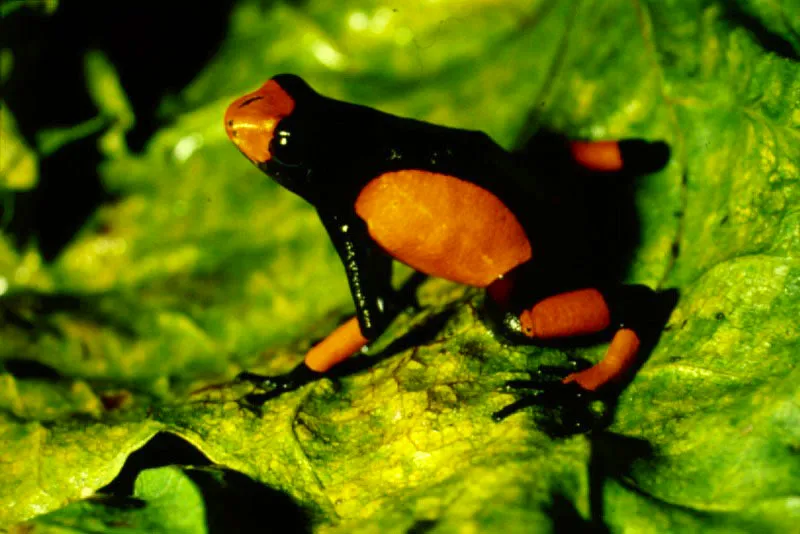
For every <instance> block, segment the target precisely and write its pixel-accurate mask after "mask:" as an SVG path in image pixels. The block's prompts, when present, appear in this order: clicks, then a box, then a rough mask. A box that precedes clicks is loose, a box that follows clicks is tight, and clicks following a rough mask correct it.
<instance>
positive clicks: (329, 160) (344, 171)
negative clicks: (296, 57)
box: [239, 74, 669, 419]
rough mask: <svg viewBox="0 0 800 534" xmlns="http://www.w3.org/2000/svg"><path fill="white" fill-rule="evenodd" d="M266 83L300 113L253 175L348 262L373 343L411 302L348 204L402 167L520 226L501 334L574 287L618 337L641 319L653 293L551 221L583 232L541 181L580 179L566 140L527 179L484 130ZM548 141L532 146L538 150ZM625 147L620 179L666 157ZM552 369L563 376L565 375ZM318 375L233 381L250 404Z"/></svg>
mask: <svg viewBox="0 0 800 534" xmlns="http://www.w3.org/2000/svg"><path fill="white" fill-rule="evenodd" d="M273 80H275V81H276V82H278V84H279V85H280V86H281V88H282V89H283V90H284V91H286V92H287V93H288V94H289V95H291V97H292V98H293V100H294V101H295V108H294V110H293V111H292V113H291V114H290V115H289V116H288V117H285V118H283V119H282V120H281V121H280V122H279V123H278V124H277V126H276V129H275V132H274V136H273V140H272V142H271V145H270V153H271V155H272V157H271V159H270V160H269V161H267V162H266V163H262V164H259V168H260V169H261V170H262V171H263V172H264V173H266V174H267V175H269V176H270V177H272V178H273V179H275V180H276V181H278V182H279V183H280V184H281V185H283V186H284V187H286V188H287V189H289V190H290V191H292V192H294V193H296V194H297V195H299V196H301V197H302V198H304V199H305V200H306V201H308V202H309V203H311V204H312V205H313V206H314V207H315V208H316V209H317V212H318V213H319V216H320V219H321V220H322V223H323V225H324V226H325V228H326V230H327V231H328V234H329V235H330V237H331V240H332V241H333V244H334V246H335V248H336V250H337V252H338V253H339V256H340V257H341V259H342V262H343V264H344V267H345V271H346V273H347V278H348V281H349V284H350V290H351V293H352V296H353V301H354V303H355V308H356V315H357V317H358V321H359V325H360V328H361V332H362V334H363V335H364V336H365V337H366V338H367V339H368V340H370V341H372V340H374V339H375V338H377V337H378V336H380V335H381V334H382V333H383V332H384V331H385V330H386V328H387V327H388V326H389V324H390V323H391V322H392V320H393V319H394V318H395V317H396V315H397V314H398V313H399V312H400V311H401V309H402V308H404V307H405V306H406V305H407V302H405V300H404V299H403V298H401V297H400V296H399V294H398V293H397V292H396V291H395V290H394V289H393V288H392V285H391V272H392V259H391V258H390V257H389V256H388V255H387V254H386V253H385V252H384V251H383V250H382V249H381V248H380V247H379V246H378V244H377V243H375V242H374V241H373V240H372V238H371V237H370V236H369V234H368V233H367V227H366V224H365V223H364V221H362V220H361V219H360V218H359V217H358V216H357V214H356V213H355V209H354V205H355V201H356V199H357V197H358V195H359V193H360V192H361V190H362V189H363V188H364V186H366V185H367V184H368V183H369V182H370V181H372V180H373V179H375V178H377V177H378V176H380V175H382V174H384V173H387V172H391V171H398V170H404V169H419V170H425V171H430V172H436V173H441V174H446V175H451V176H456V177H458V178H460V179H462V180H466V181H469V182H472V183H475V184H476V185H478V186H480V187H482V188H484V189H486V190H488V191H490V192H492V193H493V194H494V195H495V196H497V197H498V198H499V199H500V200H501V201H502V202H503V203H504V204H505V205H506V206H507V207H508V208H509V209H510V210H511V211H512V213H514V214H515V216H516V217H517V219H518V220H519V222H520V224H521V225H522V226H523V228H524V229H525V231H526V233H527V235H528V238H529V241H530V242H531V244H532V249H533V250H534V258H535V261H530V262H528V263H527V264H525V265H523V266H520V267H518V268H517V269H515V278H516V279H518V280H520V281H521V282H522V283H521V284H520V287H516V286H515V292H514V297H513V300H512V305H511V307H510V309H503V310H495V311H496V313H494V316H495V317H498V318H499V319H498V320H497V321H496V324H498V325H500V326H501V328H502V330H504V333H505V334H506V335H507V336H508V337H510V338H518V339H521V340H524V339H523V338H522V337H521V334H520V332H519V326H518V324H517V322H516V321H515V320H514V318H515V317H516V316H518V313H519V311H521V310H522V309H523V307H526V306H527V307H529V306H530V305H531V304H532V303H534V302H536V300H538V299H539V298H543V297H545V296H548V295H553V294H557V293H560V292H563V291H567V290H570V289H577V288H583V287H600V288H603V289H601V291H602V292H603V294H604V296H605V297H606V300H607V302H609V304H610V305H611V307H612V310H613V314H614V324H613V325H612V326H613V329H614V330H616V329H617V328H619V327H621V326H622V325H630V323H631V320H632V318H637V317H642V316H643V314H642V312H641V309H642V307H644V308H647V307H649V306H650V305H651V304H652V301H653V298H654V296H655V293H654V292H653V291H651V290H649V289H647V288H644V287H643V286H634V287H631V286H619V285H615V284H613V283H606V282H604V281H603V278H604V277H603V276H602V275H599V276H598V274H597V272H596V269H592V268H587V266H589V265H591V264H592V262H590V261H587V259H588V258H589V257H591V256H592V255H593V254H594V253H595V251H594V250H593V248H592V247H591V246H575V243H580V242H581V240H580V239H577V238H575V236H570V235H565V234H564V232H554V231H553V227H554V225H555V226H558V227H559V228H562V229H563V228H565V227H568V228H571V227H573V226H575V227H576V228H575V229H574V230H575V232H578V233H580V232H581V231H582V230H581V229H580V228H579V226H580V225H576V224H574V220H573V219H572V218H570V217H569V216H568V215H567V214H565V213H564V210H563V209H562V207H559V206H558V205H556V206H555V207H554V204H553V201H552V198H551V196H552V194H551V193H552V191H550V189H551V188H549V187H548V183H547V181H548V180H553V178H558V179H561V178H562V176H564V175H567V174H568V175H570V176H575V175H580V174H581V173H584V174H586V173H585V171H582V170H581V169H578V168H577V166H576V165H575V164H573V163H572V162H571V157H570V155H569V151H568V148H567V146H568V145H567V144H566V143H565V142H562V141H563V140H561V141H558V140H556V141H555V142H553V140H554V139H555V137H553V136H550V137H548V138H547V139H548V141H547V142H549V143H551V144H552V146H549V147H547V154H544V155H543V156H544V157H545V158H546V159H547V161H549V166H550V167H551V168H550V169H548V172H546V173H531V172H530V169H529V168H528V167H529V165H528V164H527V163H528V162H526V155H525V154H522V155H520V154H514V153H509V152H507V151H505V150H504V149H502V148H501V147H500V146H499V145H497V144H496V143H495V142H494V141H492V139H491V138H489V136H487V135H486V134H484V133H481V132H477V131H470V130H460V129H454V128H447V127H443V126H437V125H433V124H429V123H425V122H421V121H416V120H412V119H406V118H400V117H396V116H393V115H389V114H387V113H383V112H380V111H377V110H374V109H371V108H367V107H363V106H359V105H355V104H349V103H346V102H341V101H337V100H333V99H330V98H327V97H324V96H322V95H319V94H318V93H316V92H315V91H313V90H312V89H311V88H310V87H309V86H308V85H307V84H306V83H305V82H304V81H303V80H302V79H300V78H299V77H297V76H294V75H288V74H282V75H279V76H275V77H274V78H273ZM547 142H543V143H539V145H538V146H539V147H540V148H542V147H545V146H547ZM620 146H621V149H622V152H623V157H624V159H625V162H626V170H625V172H627V173H631V174H641V173H644V172H651V171H653V170H657V169H658V168H660V167H662V166H663V165H664V164H665V163H666V161H667V159H668V157H669V150H668V148H667V146H666V145H665V144H664V143H646V142H644V141H635V140H634V141H624V142H621V144H620ZM534 152H535V151H534ZM527 157H530V152H529V153H528V154H527ZM538 157H539V156H536V158H537V159H538ZM539 163H541V162H539ZM539 166H541V165H539ZM554 175H555V176H554ZM587 222H589V223H591V222H592V221H587ZM569 233H570V232H569V231H568V232H567V234H569ZM576 235H577V234H576ZM573 238H575V239H573ZM520 295H522V297H520ZM631 297H634V298H631ZM633 304H635V305H633ZM527 342H530V340H529V339H528V340H527ZM549 371H552V370H549ZM567 371H569V370H567ZM553 374H554V375H556V374H560V376H563V375H564V374H565V370H563V369H562V370H559V371H558V372H557V373H553ZM321 375H322V374H321V373H316V372H314V371H312V370H311V369H309V368H308V367H307V366H306V365H305V364H300V365H299V366H298V367H297V368H295V369H294V370H293V371H291V372H289V373H287V374H285V375H280V376H276V377H265V376H261V375H256V374H252V373H247V372H244V373H241V374H240V375H239V378H240V379H244V380H248V381H251V382H253V383H254V384H256V385H258V386H259V387H261V388H263V389H264V390H265V391H267V393H265V394H254V395H251V396H249V399H248V400H249V401H250V402H252V403H261V402H263V401H265V400H266V399H268V398H271V397H273V396H276V395H279V394H280V393H282V392H284V391H287V390H291V389H294V388H296V387H298V386H300V385H302V384H305V383H307V382H309V381H311V380H314V379H316V378H318V377H320V376H321ZM509 385H510V386H511V387H514V386H520V387H529V386H530V387H533V388H535V389H536V390H537V391H538V393H537V394H536V395H534V396H533V397H528V399H530V398H536V399H538V400H535V401H533V402H536V403H540V404H541V403H545V404H546V403H550V402H551V401H552V399H553V398H555V397H558V398H559V399H563V398H570V399H574V398H577V399H580V400H579V402H578V403H577V405H579V406H581V409H582V408H583V407H585V405H586V395H585V392H584V391H583V390H581V388H580V387H579V386H572V385H570V386H563V385H561V384H560V382H559V381H557V380H553V379H552V377H549V376H548V377H546V378H544V379H543V380H539V381H534V382H526V383H524V384H523V383H522V382H520V381H517V382H514V383H510V384H509ZM551 385H553V386H555V388H551V387H550V386H551ZM576 388H577V389H576ZM552 389H554V390H555V391H557V394H556V395H555V397H554V395H550V394H549V393H546V394H544V395H543V394H541V391H545V392H547V391H550V390H552ZM565 393H566V395H565ZM526 402H527V401H526ZM558 402H559V403H561V404H565V403H564V402H562V400H559V401H558ZM528 403H531V402H528ZM566 404H569V403H566ZM512 406H513V405H512ZM510 413H513V410H503V411H501V412H498V413H497V414H495V415H496V418H497V419H502V418H504V417H506V416H507V415H509V414H510Z"/></svg>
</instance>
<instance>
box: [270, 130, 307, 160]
mask: <svg viewBox="0 0 800 534" xmlns="http://www.w3.org/2000/svg"><path fill="white" fill-rule="evenodd" d="M293 130H294V129H287V128H281V127H280V126H279V127H278V129H277V130H276V131H275V134H274V135H273V137H272V141H271V142H270V147H269V151H270V153H271V154H272V158H273V159H274V160H276V161H278V162H279V163H282V164H283V165H300V164H302V163H303V157H304V153H305V152H304V150H303V142H302V139H301V138H300V136H298V135H296V134H295V133H294V131H293Z"/></svg>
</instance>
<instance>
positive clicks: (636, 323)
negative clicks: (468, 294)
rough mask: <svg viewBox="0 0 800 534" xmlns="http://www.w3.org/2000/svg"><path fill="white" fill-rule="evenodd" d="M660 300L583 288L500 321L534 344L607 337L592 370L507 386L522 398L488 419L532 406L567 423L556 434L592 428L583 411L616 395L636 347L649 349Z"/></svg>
mask: <svg viewBox="0 0 800 534" xmlns="http://www.w3.org/2000/svg"><path fill="white" fill-rule="evenodd" d="M490 294H491V293H490ZM661 300H662V299H661V297H660V294H659V293H657V292H656V291H653V290H652V289H650V288H648V287H645V286H641V285H626V286H619V287H616V288H613V289H603V290H601V289H597V288H583V289H577V290H572V291H567V292H563V293H558V294H556V295H551V296H548V297H546V298H543V299H541V300H539V301H538V302H536V303H535V304H534V305H533V306H531V307H528V308H526V309H524V310H523V311H522V312H521V313H519V314H518V315H517V316H516V318H515V320H513V321H506V322H505V323H504V324H505V325H506V326H507V327H509V326H511V328H512V330H513V333H515V334H516V335H522V336H524V337H526V338H528V339H530V340H531V341H533V342H539V343H547V342H551V341H555V340H559V339H564V338H567V337H573V336H588V335H593V334H601V333H605V332H609V333H613V337H612V339H611V344H610V345H609V347H608V350H607V351H606V354H605V356H604V358H603V359H602V360H601V361H600V362H598V363H596V364H594V365H591V366H589V367H586V368H577V367H576V364H574V363H573V364H572V365H573V367H572V368H565V369H560V368H555V367H545V368H541V369H539V370H537V371H536V372H535V373H534V374H532V375H531V378H530V379H529V380H514V381H510V382H508V383H507V384H506V387H507V389H509V390H515V391H519V390H523V391H526V393H525V394H523V396H522V397H521V398H520V399H519V400H518V401H517V402H515V403H513V404H512V405H510V406H508V407H506V408H504V409H502V410H500V411H498V412H496V413H495V414H494V418H495V419H496V420H502V419H504V418H506V417H508V416H509V415H511V414H513V413H515V412H516V411H518V410H520V409H522V408H525V407H527V406H532V405H540V406H557V407H558V408H559V409H560V411H561V412H562V413H563V414H565V415H564V416H563V417H562V419H563V420H564V421H566V422H567V423H568V425H566V424H564V425H561V426H562V430H563V427H565V426H570V425H571V429H570V431H571V432H582V431H585V430H588V429H590V428H593V427H596V425H597V421H592V419H593V418H594V417H595V414H594V413H593V412H592V411H591V410H590V407H589V405H590V404H591V403H592V402H593V401H594V400H597V399H601V398H603V396H604V395H605V394H606V393H609V392H614V391H617V390H618V388H619V386H621V385H623V384H624V383H625V381H626V380H627V379H629V378H630V377H631V375H632V373H633V371H634V370H635V369H636V367H637V366H638V365H639V364H640V363H641V362H640V356H641V352H642V350H641V349H642V347H643V346H646V347H647V348H648V349H649V348H650V346H651V345H652V342H651V340H652V338H653V336H655V337H657V334H656V333H655V330H656V329H655V328H654V326H655V325H656V324H657V323H662V322H663V314H661V313H656V312H657V311H658V310H661V309H662V308H663V306H661V305H660V301H661Z"/></svg>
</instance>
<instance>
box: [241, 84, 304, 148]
mask: <svg viewBox="0 0 800 534" xmlns="http://www.w3.org/2000/svg"><path fill="white" fill-rule="evenodd" d="M293 110H294V99H292V97H291V96H289V93H287V92H286V91H284V90H283V89H282V88H281V86H280V85H278V82H276V81H274V80H269V81H268V82H267V83H265V84H264V85H262V86H261V87H260V88H259V89H258V90H256V91H253V92H252V93H249V94H246V95H244V96H243V97H241V98H237V99H236V100H234V102H233V103H232V104H231V105H230V106H228V109H227V111H225V132H226V133H227V134H228V137H229V138H230V140H231V141H233V143H234V144H235V145H236V147H237V148H238V149H239V150H240V151H241V152H242V154H244V155H245V156H247V159H249V160H250V161H252V162H253V163H264V162H266V161H269V159H270V157H271V155H270V152H269V144H270V142H271V141H272V137H273V133H274V130H275V125H276V124H278V121H280V120H281V119H282V118H284V117H286V116H288V115H289V114H291V112H292V111H293Z"/></svg>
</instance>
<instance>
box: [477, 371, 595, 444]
mask: <svg viewBox="0 0 800 534" xmlns="http://www.w3.org/2000/svg"><path fill="white" fill-rule="evenodd" d="M563 377H564V369H563V368H557V367H552V368H542V369H539V370H537V371H536V372H535V373H532V375H531V378H530V379H528V380H509V381H507V382H506V383H505V384H504V387H503V389H504V390H505V391H510V392H515V393H516V394H517V397H518V398H517V400H516V401H514V402H512V403H511V404H509V405H508V406H505V407H503V408H501V409H500V410H498V411H496V412H494V413H493V414H492V418H493V419H494V420H495V421H497V422H500V421H503V420H504V419H506V418H507V417H509V416H511V415H513V414H515V413H517V412H519V411H521V410H524V409H525V408H530V407H538V410H536V412H535V415H534V419H535V420H536V422H537V423H538V424H539V425H541V427H542V428H543V429H544V430H545V432H547V433H548V434H550V435H554V436H567V435H572V434H581V433H586V432H590V431H592V430H597V429H599V428H603V427H605V426H607V425H608V422H609V421H608V415H609V410H608V409H607V407H606V406H603V405H602V404H603V403H602V402H599V401H601V400H602V398H601V397H600V396H599V395H598V394H597V393H595V392H592V391H588V390H586V389H584V388H582V387H581V386H579V385H578V384H577V383H575V382H571V383H567V384H564V383H563V382H562V381H561V380H562V379H563Z"/></svg>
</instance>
